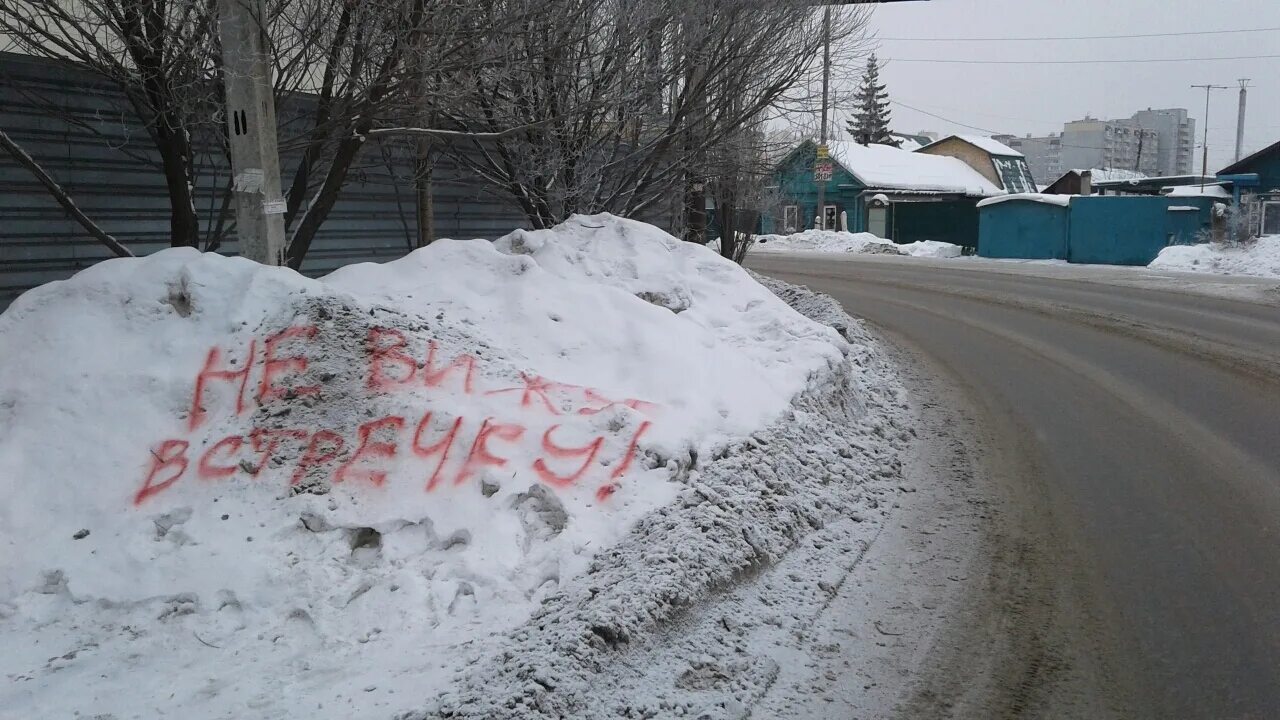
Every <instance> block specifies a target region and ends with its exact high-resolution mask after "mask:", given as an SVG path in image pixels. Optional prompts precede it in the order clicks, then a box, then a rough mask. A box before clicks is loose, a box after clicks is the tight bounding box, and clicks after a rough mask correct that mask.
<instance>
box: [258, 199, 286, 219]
mask: <svg viewBox="0 0 1280 720" xmlns="http://www.w3.org/2000/svg"><path fill="white" fill-rule="evenodd" d="M285 209H286V205H285V201H284V200H272V201H271V202H265V203H262V214H263V215H283V214H284V212H285Z"/></svg>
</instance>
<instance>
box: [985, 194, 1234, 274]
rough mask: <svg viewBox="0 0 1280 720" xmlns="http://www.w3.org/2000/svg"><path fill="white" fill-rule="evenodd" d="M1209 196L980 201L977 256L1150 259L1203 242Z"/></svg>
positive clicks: (1031, 196)
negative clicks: (1171, 247)
mask: <svg viewBox="0 0 1280 720" xmlns="http://www.w3.org/2000/svg"><path fill="white" fill-rule="evenodd" d="M1212 206H1213V201H1212V199H1209V198H1198V197H1197V198H1187V197H1163V196H1155V197H1150V196H1132V195H1130V196H1104V195H1071V196H1068V195H1038V194H1023V195H1009V196H1006V197H1000V198H990V199H987V200H984V201H982V202H981V203H979V205H978V207H979V210H978V213H979V219H978V254H979V255H981V256H983V257H990V258H1024V259H1029V260H1050V259H1053V260H1067V261H1069V262H1073V263H1092V264H1101V265H1146V264H1148V263H1150V262H1151V261H1152V260H1154V259H1155V258H1156V255H1158V254H1159V253H1160V250H1162V249H1163V248H1165V247H1167V246H1169V245H1177V244H1185V243H1192V242H1197V241H1199V236H1200V234H1201V233H1202V231H1204V230H1206V229H1207V228H1209V226H1210V224H1211V217H1212Z"/></svg>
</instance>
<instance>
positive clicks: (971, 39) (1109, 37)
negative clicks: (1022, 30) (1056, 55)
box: [876, 27, 1280, 42]
mask: <svg viewBox="0 0 1280 720" xmlns="http://www.w3.org/2000/svg"><path fill="white" fill-rule="evenodd" d="M1277 30H1280V27H1269V28H1241V29H1239V30H1193V31H1188V32H1171V33H1143V34H1138V35H1075V36H1063V35H1059V36H1052V37H985V38H983V37H955V38H937V37H935V38H925V37H915V38H911V37H878V38H876V39H877V40H890V41H893V42H1043V41H1046V40H1049V41H1052V40H1132V39H1135V38H1158V37H1187V36H1191V35H1230V34H1233V33H1251V32H1275V31H1277Z"/></svg>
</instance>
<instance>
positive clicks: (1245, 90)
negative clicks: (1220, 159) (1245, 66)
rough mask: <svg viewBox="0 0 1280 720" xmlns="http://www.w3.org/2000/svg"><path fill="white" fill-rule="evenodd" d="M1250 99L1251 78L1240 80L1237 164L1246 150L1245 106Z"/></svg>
mask: <svg viewBox="0 0 1280 720" xmlns="http://www.w3.org/2000/svg"><path fill="white" fill-rule="evenodd" d="M1248 98H1249V78H1240V113H1239V115H1237V116H1236V159H1235V161H1236V162H1240V155H1241V154H1243V150H1244V106H1245V101H1246V100H1247V99H1248Z"/></svg>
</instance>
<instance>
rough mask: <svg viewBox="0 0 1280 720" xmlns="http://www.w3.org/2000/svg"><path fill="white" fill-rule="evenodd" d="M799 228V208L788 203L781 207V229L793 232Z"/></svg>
mask: <svg viewBox="0 0 1280 720" xmlns="http://www.w3.org/2000/svg"><path fill="white" fill-rule="evenodd" d="M799 229H800V208H799V207H798V206H795V205H788V206H786V207H784V208H782V231H783V232H785V233H793V232H796V231H797V230H799Z"/></svg>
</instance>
